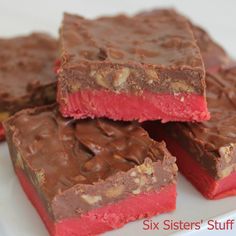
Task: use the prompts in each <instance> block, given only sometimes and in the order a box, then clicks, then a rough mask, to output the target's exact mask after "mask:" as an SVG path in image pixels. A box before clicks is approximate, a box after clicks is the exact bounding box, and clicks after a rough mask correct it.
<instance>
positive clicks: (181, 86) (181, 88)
mask: <svg viewBox="0 0 236 236" xmlns="http://www.w3.org/2000/svg"><path fill="white" fill-rule="evenodd" d="M171 88H172V90H173V91H174V92H175V93H179V92H194V88H193V87H192V86H190V85H189V84H187V83H186V82H185V81H183V80H181V81H175V82H171Z"/></svg>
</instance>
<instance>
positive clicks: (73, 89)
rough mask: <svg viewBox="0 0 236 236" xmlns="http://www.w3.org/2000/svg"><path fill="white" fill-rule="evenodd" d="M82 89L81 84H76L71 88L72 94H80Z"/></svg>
mask: <svg viewBox="0 0 236 236" xmlns="http://www.w3.org/2000/svg"><path fill="white" fill-rule="evenodd" d="M79 89H80V84H78V83H77V84H74V85H72V86H71V92H78V91H79Z"/></svg>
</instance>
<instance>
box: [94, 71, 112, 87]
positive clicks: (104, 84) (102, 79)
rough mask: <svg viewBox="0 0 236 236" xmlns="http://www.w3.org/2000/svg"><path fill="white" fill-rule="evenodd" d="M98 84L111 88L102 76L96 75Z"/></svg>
mask: <svg viewBox="0 0 236 236" xmlns="http://www.w3.org/2000/svg"><path fill="white" fill-rule="evenodd" d="M95 78H96V82H97V84H98V85H100V86H102V87H105V88H109V84H108V82H107V81H106V80H105V78H104V77H103V76H102V75H101V74H96V77H95Z"/></svg>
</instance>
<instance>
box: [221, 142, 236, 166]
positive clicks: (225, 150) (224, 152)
mask: <svg viewBox="0 0 236 236" xmlns="http://www.w3.org/2000/svg"><path fill="white" fill-rule="evenodd" d="M233 147H234V145H233V144H232V143H230V144H229V145H227V146H223V147H220V148H219V153H220V156H221V157H223V158H225V162H226V163H230V161H231V160H232V155H231V152H232V150H233Z"/></svg>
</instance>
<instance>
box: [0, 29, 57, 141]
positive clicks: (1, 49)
mask: <svg viewBox="0 0 236 236" xmlns="http://www.w3.org/2000/svg"><path fill="white" fill-rule="evenodd" d="M57 49H58V42H57V41H56V40H55V39H53V38H51V37H50V36H48V35H46V34H42V33H33V34H30V35H28V36H22V37H15V38H4V39H0V59H1V64H0V140H1V139H3V138H4V133H3V128H2V125H1V122H2V121H3V120H5V119H6V118H7V117H8V116H9V115H12V114H13V113H15V112H16V111H19V110H21V109H22V108H26V107H33V106H36V105H43V104H48V103H51V102H53V101H55V86H56V84H55V82H56V76H55V74H54V72H53V65H54V62H55V59H56V57H57Z"/></svg>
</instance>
